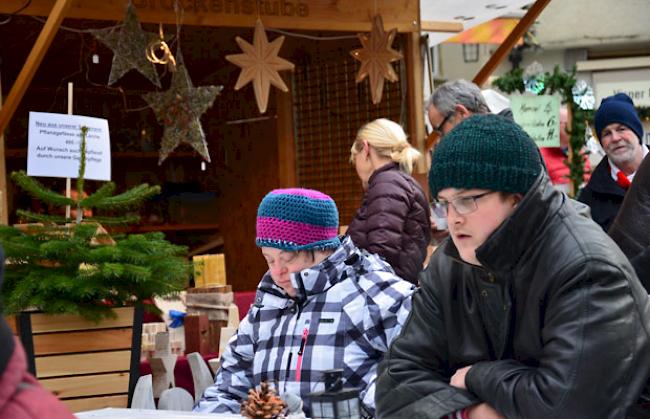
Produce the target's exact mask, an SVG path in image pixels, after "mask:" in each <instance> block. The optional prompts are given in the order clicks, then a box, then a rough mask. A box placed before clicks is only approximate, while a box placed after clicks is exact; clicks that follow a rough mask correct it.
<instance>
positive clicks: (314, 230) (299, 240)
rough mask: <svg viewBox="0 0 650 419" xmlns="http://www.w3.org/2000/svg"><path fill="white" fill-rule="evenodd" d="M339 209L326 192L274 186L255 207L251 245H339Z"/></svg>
mask: <svg viewBox="0 0 650 419" xmlns="http://www.w3.org/2000/svg"><path fill="white" fill-rule="evenodd" d="M338 227H339V211H338V209H337V208H336V203H335V202H334V200H333V199H332V198H330V197H329V196H328V195H325V194H324V193H322V192H319V191H315V190H313V189H300V188H291V189H275V190H273V191H271V192H269V193H268V194H267V195H266V196H265V197H264V199H262V203H261V204H260V206H259V208H258V209H257V234H256V238H255V244H257V246H259V247H274V248H276V249H282V250H288V251H296V250H322V249H335V248H337V247H339V246H340V245H341V241H340V240H339V238H338Z"/></svg>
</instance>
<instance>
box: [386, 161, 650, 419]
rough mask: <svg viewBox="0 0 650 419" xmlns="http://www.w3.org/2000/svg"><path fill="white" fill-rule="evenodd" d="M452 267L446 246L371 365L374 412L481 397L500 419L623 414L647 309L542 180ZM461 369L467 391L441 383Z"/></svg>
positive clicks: (429, 411)
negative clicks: (468, 259)
mask: <svg viewBox="0 0 650 419" xmlns="http://www.w3.org/2000/svg"><path fill="white" fill-rule="evenodd" d="M476 255H477V258H478V260H479V261H480V262H481V264H482V267H479V266H474V265H470V264H467V263H464V262H462V261H461V260H460V258H459V257H458V252H457V250H456V248H455V246H454V245H453V242H452V241H451V240H450V239H448V240H446V241H445V242H444V243H443V244H442V245H441V247H440V249H438V251H436V253H434V255H433V256H432V258H431V261H430V263H429V265H428V267H427V270H426V271H425V272H424V273H423V274H422V275H421V277H420V285H421V289H420V290H419V291H418V292H417V293H416V294H415V296H414V297H413V310H412V312H411V316H410V317H409V320H408V321H407V322H406V324H405V326H404V328H403V329H402V333H401V335H400V336H399V337H398V338H397V339H396V340H395V341H393V344H392V345H391V347H390V349H389V352H388V353H387V354H386V355H385V356H384V361H383V362H382V363H381V364H380V368H379V374H380V375H379V378H378V382H377V395H376V399H377V416H378V417H380V418H391V419H399V418H409V419H412V418H439V417H441V416H443V415H445V414H449V413H450V412H455V411H458V410H461V409H463V408H465V407H467V406H470V405H472V404H476V403H479V402H480V401H485V402H487V403H489V404H490V405H491V406H493V407H494V408H496V409H497V410H498V411H499V412H501V413H502V414H503V415H505V416H506V417H508V418H509V419H515V418H526V419H535V418H599V419H604V418H623V417H624V416H625V412H626V409H627V408H628V406H630V405H632V404H633V403H634V401H635V400H636V399H637V397H638V395H639V393H640V390H641V387H642V386H643V384H644V382H645V380H646V377H647V376H648V372H649V371H650V340H649V335H650V303H649V300H648V295H647V293H646V292H645V290H644V289H643V287H642V286H641V284H640V283H639V281H638V279H637V278H636V276H635V274H634V271H633V269H632V267H631V266H630V263H629V262H628V261H627V259H626V257H625V255H623V253H622V252H621V251H620V249H619V248H618V247H617V246H616V244H615V243H614V242H613V241H612V240H611V239H610V238H609V237H608V236H607V235H606V234H605V233H604V232H603V231H602V229H601V228H599V227H598V226H597V225H596V224H594V223H593V221H591V220H590V219H588V218H586V217H584V216H582V215H580V214H579V213H578V212H577V211H576V209H575V207H574V206H573V205H572V204H571V203H570V202H569V200H568V198H567V197H566V195H564V194H562V193H560V192H558V191H556V190H554V189H553V186H552V185H551V183H550V182H549V180H548V176H547V175H546V174H545V173H542V174H541V175H540V177H539V178H538V179H537V181H536V182H535V184H534V186H533V187H532V189H531V190H530V191H529V192H528V193H527V194H526V195H525V197H524V199H523V200H522V201H521V202H520V203H519V205H518V207H517V209H516V210H515V212H514V213H513V215H512V216H511V217H510V218H509V219H507V220H506V221H504V222H503V223H502V225H501V226H500V227H499V228H497V230H496V231H495V232H493V233H492V235H491V236H490V237H489V238H488V240H487V241H486V242H485V243H483V245H481V246H480V247H479V248H478V249H477V252H476ZM468 365H472V368H471V369H470V370H469V373H468V374H467V376H466V380H465V382H466V385H467V388H468V389H469V391H465V390H461V389H459V388H456V387H452V386H451V385H450V384H449V380H450V378H451V376H452V375H453V374H454V372H455V371H456V370H458V369H459V368H461V367H465V366H468Z"/></svg>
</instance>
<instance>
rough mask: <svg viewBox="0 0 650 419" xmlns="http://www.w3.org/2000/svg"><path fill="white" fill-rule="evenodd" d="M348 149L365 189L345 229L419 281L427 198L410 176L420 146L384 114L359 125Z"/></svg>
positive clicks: (399, 271) (426, 236)
mask: <svg viewBox="0 0 650 419" xmlns="http://www.w3.org/2000/svg"><path fill="white" fill-rule="evenodd" d="M350 152H351V155H350V160H351V161H352V163H353V164H354V166H355V168H356V171H357V174H358V175H359V179H361V183H362V185H363V189H364V190H365V195H364V198H363V203H362V204H361V208H359V210H358V211H357V214H356V216H355V217H354V219H353V220H352V222H351V223H350V225H349V227H348V230H347V234H348V235H349V236H350V237H351V238H352V241H353V242H354V243H355V244H356V245H357V246H358V247H360V248H362V249H365V250H367V251H369V252H370V253H376V254H378V255H379V256H381V257H383V258H384V259H385V260H386V261H387V262H388V263H390V265H391V266H392V267H393V269H394V270H395V272H396V273H397V275H399V276H400V277H402V278H404V279H406V280H407V281H410V282H412V283H414V284H417V279H418V275H419V273H420V271H421V270H422V263H423V262H424V259H425V257H426V254H427V245H428V244H429V242H430V240H431V222H430V220H429V204H428V202H427V199H426V197H425V196H424V192H423V191H422V188H421V187H420V185H419V184H418V182H417V181H416V180H415V179H413V177H411V172H412V171H413V165H414V163H415V162H416V161H417V159H419V158H420V156H421V155H420V152H418V151H417V150H415V149H414V148H413V147H411V145H410V144H409V142H408V141H407V138H406V134H405V133H404V130H403V129H402V127H401V126H399V125H398V124H397V123H395V122H393V121H390V120H388V119H383V118H382V119H376V120H374V121H372V122H369V123H368V124H366V125H364V126H363V127H361V129H360V130H359V132H358V133H357V138H356V139H355V141H354V144H353V145H352V149H351V150H350Z"/></svg>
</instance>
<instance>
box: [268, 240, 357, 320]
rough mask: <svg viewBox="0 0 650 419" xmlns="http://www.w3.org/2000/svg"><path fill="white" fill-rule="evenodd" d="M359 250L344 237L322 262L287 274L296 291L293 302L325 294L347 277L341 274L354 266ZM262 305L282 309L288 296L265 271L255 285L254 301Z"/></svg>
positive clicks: (347, 275)
mask: <svg viewBox="0 0 650 419" xmlns="http://www.w3.org/2000/svg"><path fill="white" fill-rule="evenodd" d="M359 253H360V250H359V249H358V248H357V247H356V246H355V245H354V243H352V239H350V237H347V236H346V237H345V238H344V239H343V240H342V243H341V245H340V246H339V247H338V248H337V249H336V250H335V251H334V253H332V254H331V255H330V256H329V257H327V258H326V259H325V260H323V261H322V262H320V263H319V264H317V265H314V266H312V267H310V268H307V269H303V270H302V271H300V272H296V273H293V274H292V275H291V283H292V285H293V287H294V288H295V289H296V297H295V298H294V299H295V300H297V301H304V300H306V299H307V298H308V297H309V296H311V295H315V294H320V293H322V292H325V291H327V290H328V289H329V288H331V287H332V286H334V285H335V284H337V283H339V282H341V281H343V280H345V279H346V278H348V277H349V276H351V275H350V274H346V273H345V271H346V270H348V269H353V268H354V265H355V264H356V263H357V262H358V261H359V260H361V258H360V255H359ZM262 299H264V304H265V305H269V304H270V305H273V306H277V307H283V306H286V304H287V300H288V299H290V297H289V295H288V294H287V293H286V292H285V291H284V290H283V289H282V288H280V287H278V286H277V285H275V282H273V279H272V278H271V275H270V273H269V272H266V274H264V277H262V280H261V281H260V284H259V286H258V291H257V298H256V301H257V302H258V303H259V302H262Z"/></svg>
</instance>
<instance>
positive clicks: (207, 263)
mask: <svg viewBox="0 0 650 419" xmlns="http://www.w3.org/2000/svg"><path fill="white" fill-rule="evenodd" d="M192 262H193V264H194V286H195V287H196V288H208V287H215V286H219V285H226V259H225V257H224V255H223V253H220V254H216V255H200V256H194V257H193V258H192Z"/></svg>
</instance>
